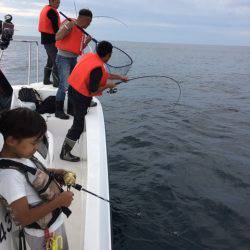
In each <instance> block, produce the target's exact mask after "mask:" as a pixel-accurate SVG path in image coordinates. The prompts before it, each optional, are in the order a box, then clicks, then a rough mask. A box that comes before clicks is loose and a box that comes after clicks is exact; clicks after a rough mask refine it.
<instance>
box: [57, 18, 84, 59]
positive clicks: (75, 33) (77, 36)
mask: <svg viewBox="0 0 250 250" xmlns="http://www.w3.org/2000/svg"><path fill="white" fill-rule="evenodd" d="M72 20H75V19H73V18H72ZM65 21H66V20H65ZM65 21H64V22H65ZM64 22H63V23H64ZM84 38H85V36H84V34H83V32H82V31H80V30H79V29H78V28H77V27H76V25H75V26H73V28H72V30H71V32H70V33H69V34H68V35H67V36H65V37H64V38H63V39H62V40H58V41H56V47H57V48H58V49H60V50H64V51H68V52H72V53H74V54H76V55H81V54H82V50H83V44H84Z"/></svg>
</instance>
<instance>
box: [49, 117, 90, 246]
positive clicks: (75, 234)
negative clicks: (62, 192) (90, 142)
mask: <svg viewBox="0 0 250 250" xmlns="http://www.w3.org/2000/svg"><path fill="white" fill-rule="evenodd" d="M71 124H72V117H71V118H70V120H65V121H64V122H63V126H62V122H61V120H60V119H58V118H56V117H54V115H53V116H51V117H49V118H48V120H47V125H48V130H49V131H50V132H51V133H52V135H53V139H54V159H53V163H52V166H51V168H63V169H65V170H70V171H73V172H75V173H76V176H77V183H78V184H80V185H82V186H84V187H85V184H86V176H87V164H86V159H83V150H82V149H83V140H82V138H80V140H79V142H77V143H76V145H75V148H74V150H73V151H72V153H74V154H75V155H77V156H80V157H81V161H80V162H76V163H72V162H67V161H63V160H61V159H60V157H59V154H60V151H61V146H62V144H63V140H64V137H65V135H66V133H67V131H68V129H69V128H70V126H71ZM71 191H73V192H74V200H73V202H72V204H71V206H70V209H71V211H72V214H71V215H70V217H69V218H68V219H66V218H65V225H66V232H67V236H68V242H69V249H72V250H74V249H83V246H84V225H85V204H86V200H85V199H86V193H85V192H83V191H77V190H75V189H72V190H71ZM76 239H77V240H76Z"/></svg>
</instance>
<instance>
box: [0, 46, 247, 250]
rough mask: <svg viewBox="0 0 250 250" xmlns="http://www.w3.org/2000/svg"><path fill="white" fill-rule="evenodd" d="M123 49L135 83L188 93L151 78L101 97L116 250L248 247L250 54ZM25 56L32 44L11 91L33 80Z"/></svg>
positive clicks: (9, 54) (9, 59)
mask: <svg viewBox="0 0 250 250" xmlns="http://www.w3.org/2000/svg"><path fill="white" fill-rule="evenodd" d="M115 45H116V46H119V47H121V48H122V49H124V50H125V51H127V52H128V53H129V54H130V55H131V56H132V57H133V60H134V64H133V67H132V68H131V70H130V72H129V76H131V77H132V76H140V75H146V74H147V75H150V74H154V75H168V76H171V77H173V78H175V79H177V80H179V81H181V89H182V94H181V98H180V99H179V101H178V95H179V90H178V87H177V86H176V85H175V84H174V83H173V82H172V81H168V80H166V79H163V78H162V79H161V78H154V79H151V78H147V79H142V80H137V81H131V82H128V83H124V84H121V85H120V86H119V88H118V92H117V93H116V94H113V95H109V94H105V95H104V96H103V97H102V98H101V101H102V105H103V109H104V116H105V122H106V132H107V149H108V161H109V175H110V194H111V201H112V205H113V209H112V220H113V240H114V249H115V250H125V249H126V250H127V249H128V250H141V249H142V250H151V249H152V250H165V249H250V213H249V211H250V47H237V46H235V47H234V46H208V45H181V44H179V45H177V44H151V43H128V42H116V43H115ZM32 46H33V45H32ZM39 51H40V60H39V63H40V67H39V79H40V80H41V79H42V74H43V73H42V69H43V65H44V62H45V52H44V50H43V48H42V47H40V49H39ZM34 57H35V53H32V58H34ZM27 58H28V54H27V45H26V46H24V45H21V44H16V43H13V44H12V45H11V46H10V47H9V49H8V50H6V52H5V54H4V56H3V58H2V61H1V62H0V66H1V69H2V70H3V72H4V73H5V74H6V76H7V78H8V79H9V80H10V81H11V82H12V84H16V83H22V82H26V81H27V74H26V71H25V68H26V66H27ZM32 63H34V59H33V61H32ZM35 79H36V77H35V67H33V68H32V72H31V81H34V80H35ZM177 101H178V102H177ZM176 102H177V103H176Z"/></svg>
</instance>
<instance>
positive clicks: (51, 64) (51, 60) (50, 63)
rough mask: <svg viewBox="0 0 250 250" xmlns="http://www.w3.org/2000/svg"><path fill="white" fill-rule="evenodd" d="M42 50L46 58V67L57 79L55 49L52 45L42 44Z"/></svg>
mask: <svg viewBox="0 0 250 250" xmlns="http://www.w3.org/2000/svg"><path fill="white" fill-rule="evenodd" d="M44 48H45V50H46V53H47V56H48V59H47V64H46V67H47V68H50V69H52V72H53V74H55V75H56V76H57V77H58V70H57V65H56V55H57V48H56V46H55V44H54V43H51V44H44Z"/></svg>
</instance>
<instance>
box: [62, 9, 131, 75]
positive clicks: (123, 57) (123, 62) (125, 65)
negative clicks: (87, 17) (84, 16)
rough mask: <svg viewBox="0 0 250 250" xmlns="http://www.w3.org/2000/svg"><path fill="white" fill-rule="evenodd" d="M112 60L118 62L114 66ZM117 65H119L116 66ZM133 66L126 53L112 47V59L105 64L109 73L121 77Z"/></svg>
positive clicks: (96, 42)
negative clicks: (117, 74)
mask: <svg viewBox="0 0 250 250" xmlns="http://www.w3.org/2000/svg"><path fill="white" fill-rule="evenodd" d="M59 13H60V14H61V15H62V16H63V17H65V18H66V19H67V20H68V21H72V19H71V18H69V17H67V16H66V15H65V14H64V13H62V12H61V11H59ZM76 27H77V28H78V29H79V30H81V31H82V32H83V33H84V34H85V35H87V36H90V35H89V33H87V32H86V31H85V30H84V29H83V28H81V27H80V26H79V25H77V24H76ZM90 37H91V38H92V41H93V42H94V43H95V44H96V45H97V44H98V43H99V42H98V40H96V39H95V38H94V37H92V36H90ZM112 58H116V59H117V58H118V59H119V60H117V61H116V64H114V63H115V62H114V60H112ZM118 63H119V64H118ZM132 64H133V60H132V58H131V56H130V55H129V54H128V53H126V52H125V51H124V50H122V49H120V48H118V47H116V46H113V51H112V57H111V59H110V60H109V63H106V65H107V67H108V68H109V70H110V71H111V73H119V74H121V75H126V74H127V73H128V71H129V69H130V68H131V66H132Z"/></svg>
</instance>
